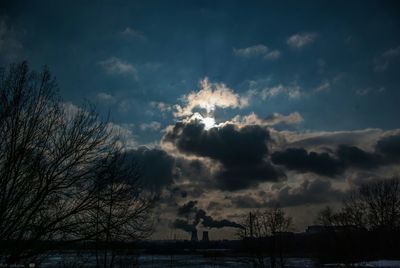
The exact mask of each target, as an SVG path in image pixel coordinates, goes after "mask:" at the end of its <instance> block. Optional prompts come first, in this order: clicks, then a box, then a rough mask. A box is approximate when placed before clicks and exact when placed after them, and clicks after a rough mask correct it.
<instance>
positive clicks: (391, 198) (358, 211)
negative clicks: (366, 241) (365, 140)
mask: <svg viewBox="0 0 400 268" xmlns="http://www.w3.org/2000/svg"><path fill="white" fill-rule="evenodd" d="M317 222H318V223H320V224H323V225H333V226H354V227H358V228H366V229H368V230H387V231H397V230H399V228H400V179H399V178H397V177H394V178H387V179H377V180H375V181H370V182H367V183H364V184H362V185H361V186H360V187H358V188H355V189H353V190H351V191H350V192H349V194H348V196H347V197H346V198H345V199H344V200H343V207H342V208H341V209H340V210H339V211H338V212H334V211H333V209H332V208H330V207H326V208H325V209H323V210H321V211H320V212H319V213H318V216H317Z"/></svg>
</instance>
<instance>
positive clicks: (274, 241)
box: [238, 205, 292, 267]
mask: <svg viewBox="0 0 400 268" xmlns="http://www.w3.org/2000/svg"><path fill="white" fill-rule="evenodd" d="M241 225H242V226H243V228H241V229H239V231H238V232H239V233H238V235H239V237H241V238H242V239H247V240H249V242H250V243H254V241H264V242H265V241H269V242H270V244H269V246H270V250H269V252H265V250H264V249H263V247H262V246H261V247H260V246H259V245H257V247H256V248H254V249H252V250H253V251H254V252H253V253H254V254H255V258H254V260H255V263H254V264H255V266H256V267H266V266H268V265H267V263H266V257H267V255H266V254H268V255H269V260H270V267H276V266H277V258H279V262H278V264H279V265H280V266H281V267H284V256H283V249H284V248H283V241H282V234H283V233H285V232H288V231H289V230H290V229H291V227H292V218H291V217H289V216H287V215H286V213H285V212H284V211H283V210H282V209H281V208H280V207H279V205H276V206H274V207H272V208H268V209H265V210H264V211H260V210H256V211H253V212H250V213H249V214H248V216H246V217H244V220H243V222H242V224H241Z"/></svg>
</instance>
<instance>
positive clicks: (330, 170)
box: [271, 148, 343, 176]
mask: <svg viewBox="0 0 400 268" xmlns="http://www.w3.org/2000/svg"><path fill="white" fill-rule="evenodd" d="M271 159H272V162H273V163H274V164H277V165H283V166H285V167H286V168H287V169H290V170H297V171H299V172H314V173H316V174H319V175H325V176H334V175H337V174H340V173H342V172H343V163H342V162H341V161H340V160H338V159H336V158H333V157H332V156H331V155H329V154H328V153H316V152H310V153H308V152H307V151H306V150H305V149H303V148H289V149H286V150H285V151H282V152H275V153H273V154H272V156H271Z"/></svg>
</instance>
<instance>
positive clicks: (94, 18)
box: [0, 0, 400, 238]
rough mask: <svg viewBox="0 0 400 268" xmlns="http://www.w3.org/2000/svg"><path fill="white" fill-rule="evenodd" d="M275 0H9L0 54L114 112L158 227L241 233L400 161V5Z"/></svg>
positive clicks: (308, 216)
mask: <svg viewBox="0 0 400 268" xmlns="http://www.w3.org/2000/svg"><path fill="white" fill-rule="evenodd" d="M279 2H280V3H276V2H275V3H273V2H267V1H222V0H221V1H79V2H78V1H76V2H74V1H50V0H49V1H17V0H12V1H8V0H5V1H1V3H0V64H1V66H7V64H9V63H11V62H18V61H21V60H28V62H29V63H30V66H31V67H32V68H34V69H40V68H41V67H42V66H43V65H47V66H49V68H50V70H51V71H52V73H53V74H54V75H55V76H56V78H57V81H58V85H59V91H60V94H61V95H62V97H63V99H64V101H65V102H66V103H68V104H69V105H70V106H80V105H82V103H84V102H85V101H90V102H92V103H95V104H96V105H97V107H98V109H99V111H100V112H101V113H103V114H107V113H108V111H110V114H111V121H112V123H113V126H114V127H115V128H117V129H118V130H119V131H120V133H121V135H122V136H123V138H124V140H125V143H126V151H127V153H128V154H129V155H130V156H131V157H132V158H131V159H134V160H132V161H137V162H140V163H141V165H142V166H143V167H144V168H143V170H144V171H143V173H144V174H143V177H144V178H145V183H146V185H147V187H148V188H149V189H152V190H154V191H157V192H159V193H160V195H161V196H160V201H159V204H158V207H157V211H158V212H159V213H160V216H159V219H158V222H159V224H158V228H157V231H156V233H155V234H154V238H169V237H171V235H173V234H177V235H178V237H180V238H187V234H186V233H185V232H184V231H182V230H189V229H188V228H189V227H190V228H192V227H193V226H195V227H197V228H198V229H199V230H202V229H209V230H210V236H211V238H232V237H234V236H233V235H234V233H235V222H238V221H240V217H241V215H242V214H243V213H247V212H248V211H249V210H251V209H256V208H260V209H262V208H265V207H270V206H273V205H274V204H276V203H279V204H280V205H281V206H282V207H284V208H285V209H286V211H287V212H288V213H289V214H290V215H292V216H293V217H294V221H295V224H296V225H295V226H296V229H297V230H301V229H302V228H304V227H305V226H306V225H307V224H311V223H312V221H313V218H314V217H315V212H316V211H317V210H318V209H320V208H321V207H323V206H325V205H327V204H336V203H338V202H340V200H341V199H342V198H343V196H344V195H345V194H346V191H348V190H349V189H350V188H352V187H357V185H359V184H360V183H363V182H365V181H368V180H373V179H376V178H377V177H388V176H393V175H397V174H399V173H400V166H399V164H400V130H399V127H400V125H399V114H400V105H399V102H400V90H399V86H398V85H399V82H400V76H399V68H400V35H399V30H400V5H399V3H398V2H396V1H393V2H392V1H324V2H322V1H321V2H317V1H279ZM188 213H191V214H192V215H196V217H195V219H193V221H192V222H188V221H187V218H188V217H187V215H188ZM197 215H199V216H198V217H197ZM196 220H197V221H198V222H195V221H196ZM185 228H186V229H185Z"/></svg>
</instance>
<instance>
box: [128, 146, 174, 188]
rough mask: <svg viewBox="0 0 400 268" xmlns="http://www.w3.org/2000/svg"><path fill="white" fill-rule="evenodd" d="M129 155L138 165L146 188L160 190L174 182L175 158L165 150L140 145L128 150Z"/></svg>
mask: <svg viewBox="0 0 400 268" xmlns="http://www.w3.org/2000/svg"><path fill="white" fill-rule="evenodd" d="M127 156H128V159H130V160H132V161H133V162H134V163H136V164H137V165H138V167H139V170H140V172H141V174H142V175H143V180H142V181H143V184H144V186H145V187H146V188H149V189H152V190H157V191H158V190H160V189H161V188H162V187H164V186H167V185H170V184H172V182H173V178H174V165H175V159H174V158H173V157H172V156H170V155H169V154H167V153H166V152H165V151H163V150H160V149H149V148H147V147H139V148H138V149H136V150H130V151H128V152H127Z"/></svg>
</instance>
